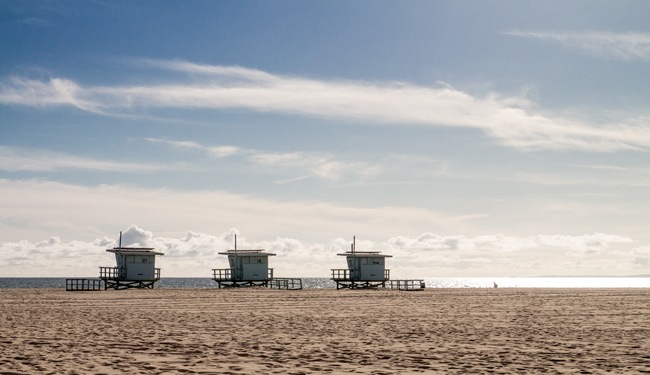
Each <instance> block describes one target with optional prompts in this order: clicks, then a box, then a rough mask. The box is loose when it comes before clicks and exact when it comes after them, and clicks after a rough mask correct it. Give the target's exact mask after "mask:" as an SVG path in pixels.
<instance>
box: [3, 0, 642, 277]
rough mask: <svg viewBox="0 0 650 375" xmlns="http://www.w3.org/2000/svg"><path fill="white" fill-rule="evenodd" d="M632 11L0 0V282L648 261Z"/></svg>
mask: <svg viewBox="0 0 650 375" xmlns="http://www.w3.org/2000/svg"><path fill="white" fill-rule="evenodd" d="M648 14H650V3H648V2H646V1H624V2H613V1H612V2H593V1H572V2H566V1H543V2H542V1H500V2H482V1H464V0H460V1H435V2H427V1H409V0H406V1H381V0H380V1H321V2H316V1H310V2H302V1H264V2H252V1H250V2H249V1H192V2H187V1H165V2H159V1H138V2H123V1H83V2H80V1H29V2H24V1H0V277H16V276H30V277H42V276H53V277H65V276H70V275H74V276H94V275H96V273H97V269H98V267H99V266H112V265H113V264H114V260H113V258H112V257H111V254H109V253H106V251H105V250H106V249H107V248H111V247H113V246H116V244H117V240H118V236H119V232H120V231H123V232H124V243H123V244H124V245H137V246H145V247H155V248H156V249H157V250H158V251H161V252H163V253H165V255H164V256H162V257H159V258H158V260H157V266H159V267H161V268H163V275H164V276H167V277H190V276H191V277H204V276H205V277H210V275H211V271H210V270H211V269H212V268H224V267H225V266H226V260H225V259H222V258H225V257H223V256H219V255H218V254H217V253H218V252H221V251H224V250H226V249H228V248H231V247H232V244H233V240H234V235H235V234H238V238H239V241H240V246H241V248H246V247H249V248H265V249H267V250H269V251H271V252H273V253H275V254H277V256H275V257H273V258H272V259H271V262H272V264H271V267H272V268H275V270H276V274H278V275H291V276H311V277H327V276H328V275H329V270H330V269H331V268H341V267H342V266H343V262H344V261H343V259H342V257H337V256H336V254H337V253H340V252H341V251H344V250H347V249H349V246H350V242H351V241H352V236H355V235H356V238H357V249H358V250H360V251H361V250H379V251H382V252H384V253H385V254H390V255H393V257H392V258H389V260H388V263H387V267H388V268H390V269H391V275H392V276H394V277H395V278H413V277H433V276H441V277H492V276H502V277H505V276H538V275H545V276H549V275H575V276H583V275H589V276H604V275H612V276H622V275H639V274H648V273H650V272H649V271H648V269H649V266H650V262H649V261H650V232H649V231H648V229H647V228H648V226H647V223H648V222H650V220H649V219H650V210H649V209H648V196H650V195H649V194H648V193H649V192H650V191H649V190H650V189H649V187H650V163H649V162H648V161H649V160H650V158H649V155H648V151H649V150H650V123H649V122H650V120H649V119H650V111H649V110H648V106H647V103H648V102H649V101H650V91H649V90H648V88H649V87H650V65H649V63H650V24H649V23H648V22H647V15H648Z"/></svg>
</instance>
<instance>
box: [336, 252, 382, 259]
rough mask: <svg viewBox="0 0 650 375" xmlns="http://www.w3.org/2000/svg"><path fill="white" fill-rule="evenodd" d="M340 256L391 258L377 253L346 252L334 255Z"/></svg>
mask: <svg viewBox="0 0 650 375" xmlns="http://www.w3.org/2000/svg"><path fill="white" fill-rule="evenodd" d="M336 255H341V256H344V257H345V256H350V255H359V256H362V257H381V258H392V257H393V256H392V255H386V254H381V252H379V251H346V252H345V253H343V254H336Z"/></svg>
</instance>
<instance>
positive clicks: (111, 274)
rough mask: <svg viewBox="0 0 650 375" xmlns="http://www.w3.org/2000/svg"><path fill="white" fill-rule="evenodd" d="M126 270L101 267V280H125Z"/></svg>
mask: <svg viewBox="0 0 650 375" xmlns="http://www.w3.org/2000/svg"><path fill="white" fill-rule="evenodd" d="M125 273H126V270H125V269H123V268H122V269H120V268H118V267H99V278H100V279H102V280H120V279H123V276H124V274H125Z"/></svg>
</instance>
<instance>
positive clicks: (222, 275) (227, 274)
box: [212, 268, 273, 281]
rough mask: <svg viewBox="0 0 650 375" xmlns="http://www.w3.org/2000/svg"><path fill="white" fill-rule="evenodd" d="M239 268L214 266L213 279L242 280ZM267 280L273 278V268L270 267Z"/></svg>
mask: <svg viewBox="0 0 650 375" xmlns="http://www.w3.org/2000/svg"><path fill="white" fill-rule="evenodd" d="M237 274H238V272H237V270H236V269H233V268H213V269H212V279H213V280H215V281H242V278H241V277H237ZM266 277H267V280H273V268H269V269H268V274H267V275H266Z"/></svg>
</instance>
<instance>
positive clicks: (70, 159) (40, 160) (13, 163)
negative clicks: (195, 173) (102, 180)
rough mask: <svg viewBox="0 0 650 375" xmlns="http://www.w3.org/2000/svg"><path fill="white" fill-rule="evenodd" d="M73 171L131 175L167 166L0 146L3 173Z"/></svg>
mask: <svg viewBox="0 0 650 375" xmlns="http://www.w3.org/2000/svg"><path fill="white" fill-rule="evenodd" d="M75 169H76V170H79V169H84V170H95V171H112V172H128V173H133V172H154V171H160V170H165V169H167V170H168V169H169V165H156V164H139V163H124V162H116V161H105V160H97V159H91V158H82V157H78V156H73V155H69V154H65V153H60V152H53V151H46V150H38V149H27V148H18V147H8V146H0V170H3V171H9V172H16V171H30V172H54V171H63V170H75Z"/></svg>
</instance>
